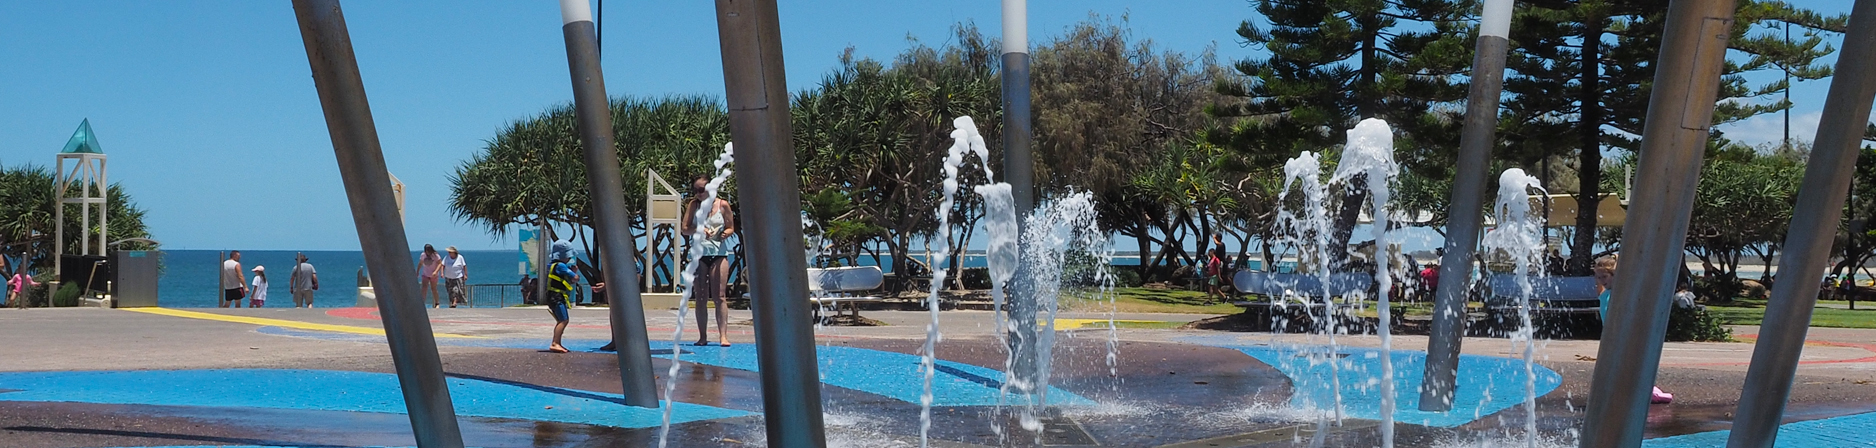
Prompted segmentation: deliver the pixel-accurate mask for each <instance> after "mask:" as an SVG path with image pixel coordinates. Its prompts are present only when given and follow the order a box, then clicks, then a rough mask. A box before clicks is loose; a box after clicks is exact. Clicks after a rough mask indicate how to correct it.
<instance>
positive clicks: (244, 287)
mask: <svg viewBox="0 0 1876 448" xmlns="http://www.w3.org/2000/svg"><path fill="white" fill-rule="evenodd" d="M247 282H248V279H247V275H246V274H245V273H243V272H242V271H241V251H238V250H236V251H229V252H228V259H226V260H222V261H221V288H222V289H221V307H222V308H227V307H228V305H229V304H234V307H235V308H240V307H241V298H243V297H247V295H248V294H247V293H248V283H247Z"/></svg>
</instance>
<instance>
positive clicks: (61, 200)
mask: <svg viewBox="0 0 1876 448" xmlns="http://www.w3.org/2000/svg"><path fill="white" fill-rule="evenodd" d="M57 170H58V171H57V172H56V173H57V175H58V178H57V183H54V184H53V187H52V189H53V195H54V197H55V198H57V200H58V207H54V208H53V212H52V216H53V218H52V220H53V229H54V230H53V238H54V240H53V241H54V243H53V244H52V247H53V249H52V251H53V257H52V260H53V261H52V272H53V273H54V274H53V276H54V277H53V278H57V276H58V273H60V272H64V271H63V269H64V266H63V263H64V262H63V260H62V259H63V258H64V256H65V209H66V205H69V204H78V206H79V207H78V208H79V210H80V211H79V216H81V218H80V220H79V224H80V225H79V229H80V230H79V231H78V232H79V236H80V237H81V239H80V241H79V243H78V254H79V255H94V256H99V257H102V256H104V255H105V246H106V245H107V242H108V241H110V239H109V236H108V234H109V233H110V226H109V225H108V224H109V223H108V222H107V219H106V217H107V215H108V213H107V211H108V210H110V208H109V203H108V201H109V198H110V192H109V191H107V189H109V188H110V185H111V184H110V183H109V182H107V179H108V177H107V175H106V174H107V172H106V170H105V156H104V149H103V148H101V147H99V146H98V138H97V136H96V135H95V134H93V133H92V132H91V120H90V119H86V120H85V121H82V122H79V123H78V130H77V131H75V132H73V133H72V138H71V140H68V141H66V142H65V149H64V150H61V151H59V155H58V164H57ZM93 208H96V209H97V215H98V227H97V229H96V230H97V231H96V232H93V231H92V230H93V229H92V227H91V214H92V209H93Z"/></svg>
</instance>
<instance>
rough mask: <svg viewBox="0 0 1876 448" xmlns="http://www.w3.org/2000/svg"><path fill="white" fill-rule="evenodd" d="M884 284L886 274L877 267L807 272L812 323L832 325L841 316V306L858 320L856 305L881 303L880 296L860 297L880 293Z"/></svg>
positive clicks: (812, 269)
mask: <svg viewBox="0 0 1876 448" xmlns="http://www.w3.org/2000/svg"><path fill="white" fill-rule="evenodd" d="M885 281H886V276H885V274H883V273H881V272H880V270H879V267H877V266H855V267H842V268H809V269H808V301H809V302H812V303H813V304H814V321H815V322H821V323H831V322H832V321H833V319H834V318H838V317H840V316H841V312H840V310H841V308H842V307H841V306H842V305H845V308H846V309H847V310H848V311H851V312H852V316H853V317H854V318H856V319H857V318H859V317H860V307H859V302H876V301H879V300H882V298H881V297H879V296H870V295H861V294H860V293H863V292H866V291H872V290H875V289H879V287H880V285H882V284H884V283H885ZM823 313H832V315H831V316H829V315H824V314H823Z"/></svg>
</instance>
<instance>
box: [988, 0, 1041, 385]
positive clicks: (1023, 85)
mask: <svg viewBox="0 0 1876 448" xmlns="http://www.w3.org/2000/svg"><path fill="white" fill-rule="evenodd" d="M1002 75H1003V181H1004V182H1006V183H1008V184H1010V196H1011V198H1012V199H1014V200H1015V202H1016V224H1017V226H1018V228H1019V229H1022V228H1024V223H1025V221H1027V219H1026V218H1028V217H1029V213H1030V211H1031V210H1034V209H1035V207H1036V186H1035V184H1036V182H1035V172H1036V170H1035V159H1034V157H1032V156H1031V154H1030V142H1031V141H1032V140H1033V138H1034V129H1033V128H1032V127H1031V122H1030V114H1029V99H1030V90H1029V6H1028V1H1027V0H1003V70H1002ZM1027 271H1028V269H1025V268H1024V267H1023V266H1021V265H1020V264H1019V265H1018V266H1017V267H1016V272H1015V273H1013V275H1011V279H1010V281H1009V284H1010V285H1011V286H1009V291H1008V294H1009V300H1008V301H1006V302H1005V303H1006V304H1007V306H1008V307H1009V309H1008V310H998V312H1005V313H1009V319H1007V320H1006V322H1009V325H1010V327H1011V328H1008V329H999V331H1010V332H1014V333H1016V334H1015V335H1013V336H1012V337H1009V338H1007V339H1008V340H1009V344H1010V347H1009V350H1010V354H1011V363H1010V364H1011V366H1010V373H1011V374H1012V375H1015V377H1016V379H1018V380H1019V383H1021V384H1042V382H1041V378H1036V376H1038V375H1039V374H1040V373H1041V372H1040V371H1039V369H1038V368H1037V365H1038V360H1037V359H1036V357H1037V356H1038V355H1039V354H1040V353H1041V347H1039V346H1038V344H1040V342H1038V341H1039V339H1040V338H1038V337H1037V335H1036V327H1037V324H1036V314H1037V312H1038V309H1039V308H1040V306H1041V305H1040V304H1038V303H1036V301H1037V300H1039V298H1037V297H1036V294H1035V291H1034V288H1029V287H1026V286H1025V285H1028V284H1029V282H1028V281H1026V280H1024V279H1025V278H1026V277H1028V276H1029V275H1028V274H1029V273H1028V272H1027ZM1027 392H1032V393H1033V392H1040V391H1027Z"/></svg>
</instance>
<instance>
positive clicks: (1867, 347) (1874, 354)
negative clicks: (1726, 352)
mask: <svg viewBox="0 0 1876 448" xmlns="http://www.w3.org/2000/svg"><path fill="white" fill-rule="evenodd" d="M1739 338H1740V339H1751V340H1755V341H1756V340H1758V339H1759V335H1756V334H1748V335H1742V336H1739ZM1804 344H1805V345H1813V344H1815V345H1822V346H1828V347H1848V348H1858V349H1863V351H1866V352H1869V353H1870V356H1865V357H1862V358H1854V359H1829V360H1821V361H1798V365H1819V364H1860V363H1876V344H1862V343H1856V342H1836V341H1814V340H1806V341H1804ZM1751 364H1752V363H1751V362H1708V363H1694V364H1668V365H1672V366H1744V365H1751Z"/></svg>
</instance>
